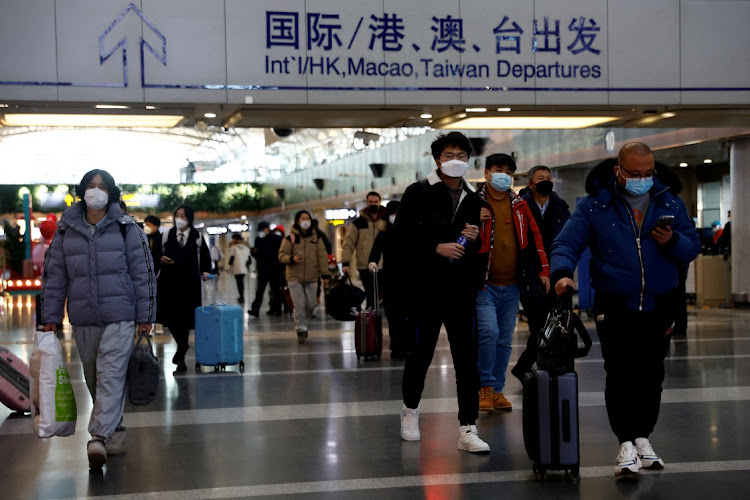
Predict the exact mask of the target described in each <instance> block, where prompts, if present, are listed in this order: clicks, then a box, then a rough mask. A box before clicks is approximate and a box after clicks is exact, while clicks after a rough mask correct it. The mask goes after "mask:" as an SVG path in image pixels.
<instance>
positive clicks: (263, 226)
mask: <svg viewBox="0 0 750 500" xmlns="http://www.w3.org/2000/svg"><path fill="white" fill-rule="evenodd" d="M269 227H271V225H270V224H269V223H268V222H266V221H264V220H262V221H260V222H258V231H265V230H266V229H268V228H269Z"/></svg>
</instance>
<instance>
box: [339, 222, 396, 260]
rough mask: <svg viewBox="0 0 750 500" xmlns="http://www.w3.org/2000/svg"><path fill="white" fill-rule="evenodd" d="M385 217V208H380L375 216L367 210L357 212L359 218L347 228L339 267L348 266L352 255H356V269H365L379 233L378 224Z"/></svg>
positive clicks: (379, 227)
mask: <svg viewBox="0 0 750 500" xmlns="http://www.w3.org/2000/svg"><path fill="white" fill-rule="evenodd" d="M383 217H385V207H380V209H379V210H378V213H377V214H374V215H373V214H371V213H370V211H369V210H368V209H367V208H364V209H362V210H360V211H359V217H357V218H356V219H354V222H353V223H352V225H351V226H350V227H349V231H348V232H347V233H346V238H345V239H344V244H343V253H342V255H341V265H342V266H344V267H346V266H348V265H350V260H351V258H352V253H354V252H356V253H357V262H356V264H357V269H367V264H368V263H369V261H368V259H369V257H370V251H371V250H372V245H373V243H375V238H376V237H377V236H378V233H380V231H381V226H380V225H379V224H378V222H379V221H380V220H381V219H382V218H383Z"/></svg>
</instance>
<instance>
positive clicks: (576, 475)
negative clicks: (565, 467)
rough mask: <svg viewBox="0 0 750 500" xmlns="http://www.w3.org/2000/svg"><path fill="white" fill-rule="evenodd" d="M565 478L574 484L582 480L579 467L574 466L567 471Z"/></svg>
mask: <svg viewBox="0 0 750 500" xmlns="http://www.w3.org/2000/svg"><path fill="white" fill-rule="evenodd" d="M565 479H567V480H568V481H570V482H571V483H573V484H578V483H579V482H580V481H581V474H580V472H579V470H578V467H574V468H573V469H570V471H565Z"/></svg>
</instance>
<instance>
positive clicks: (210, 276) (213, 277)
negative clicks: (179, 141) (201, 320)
mask: <svg viewBox="0 0 750 500" xmlns="http://www.w3.org/2000/svg"><path fill="white" fill-rule="evenodd" d="M207 282H208V283H211V286H212V287H213V290H212V291H211V292H212V293H211V305H213V304H214V303H215V302H216V275H215V274H207V275H206V279H205V280H204V279H203V275H201V311H202V310H203V309H205V307H206V283H207Z"/></svg>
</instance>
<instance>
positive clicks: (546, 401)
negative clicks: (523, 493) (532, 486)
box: [523, 369, 580, 482]
mask: <svg viewBox="0 0 750 500" xmlns="http://www.w3.org/2000/svg"><path fill="white" fill-rule="evenodd" d="M523 440H524V444H525V445H526V452H527V453H528V454H529V458H530V459H531V460H532V461H533V462H534V472H536V473H537V474H539V478H540V479H545V478H546V475H547V471H549V470H564V471H565V475H566V477H567V478H569V479H570V480H571V481H573V482H578V480H579V477H580V476H579V468H580V450H579V446H578V375H577V374H576V372H568V373H564V374H560V375H553V374H550V373H549V372H547V371H545V370H536V369H534V370H533V371H531V372H529V373H527V374H526V375H525V377H524V384H523Z"/></svg>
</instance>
